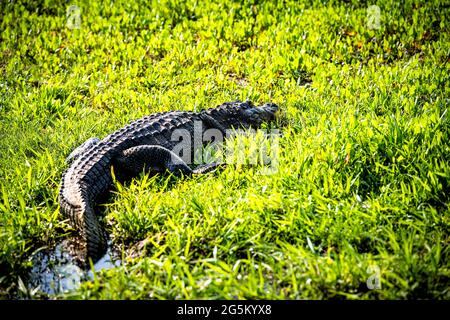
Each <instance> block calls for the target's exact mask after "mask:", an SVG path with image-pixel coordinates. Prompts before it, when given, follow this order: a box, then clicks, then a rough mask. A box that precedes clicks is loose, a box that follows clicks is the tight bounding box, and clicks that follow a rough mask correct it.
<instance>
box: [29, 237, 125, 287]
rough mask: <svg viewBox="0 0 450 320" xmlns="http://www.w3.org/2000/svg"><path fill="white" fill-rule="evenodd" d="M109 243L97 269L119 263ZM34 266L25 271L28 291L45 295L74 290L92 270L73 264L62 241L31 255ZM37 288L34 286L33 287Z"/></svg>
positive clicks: (118, 264) (91, 277) (113, 266)
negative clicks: (27, 272)
mask: <svg viewBox="0 0 450 320" xmlns="http://www.w3.org/2000/svg"><path fill="white" fill-rule="evenodd" d="M117 256H118V255H117V254H114V253H113V251H112V249H111V244H110V243H109V244H108V251H107V252H106V254H105V256H103V258H101V259H100V260H99V261H98V262H97V263H96V264H95V265H94V270H95V272H98V271H100V270H103V269H111V268H115V267H118V266H120V260H119V259H118V257H117ZM32 262H33V268H32V270H31V271H30V273H29V274H28V281H27V287H28V290H30V291H33V290H35V291H37V292H41V293H46V294H48V295H54V294H61V293H67V292H70V291H73V290H76V289H77V288H78V287H79V286H80V285H81V283H82V282H84V281H88V280H92V279H93V276H94V274H93V271H92V270H83V269H81V268H80V267H79V266H77V265H76V263H75V261H74V259H73V257H72V256H71V255H70V253H69V252H68V250H67V245H66V244H65V243H64V242H63V243H60V244H58V245H57V246H56V247H55V248H54V249H53V250H52V251H48V250H47V251H44V250H43V251H40V252H38V253H36V254H35V255H34V256H33V258H32ZM36 288H37V289H36Z"/></svg>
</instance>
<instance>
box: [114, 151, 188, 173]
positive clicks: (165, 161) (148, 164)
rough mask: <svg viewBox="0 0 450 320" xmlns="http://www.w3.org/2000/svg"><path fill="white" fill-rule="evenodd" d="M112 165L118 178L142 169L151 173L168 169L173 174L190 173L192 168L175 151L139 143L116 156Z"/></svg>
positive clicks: (139, 171)
mask: <svg viewBox="0 0 450 320" xmlns="http://www.w3.org/2000/svg"><path fill="white" fill-rule="evenodd" d="M113 166H114V167H116V168H117V170H116V171H117V173H118V179H119V180H121V179H120V177H121V176H122V178H125V177H133V176H136V175H138V174H139V173H141V172H142V171H144V170H145V171H148V172H151V173H157V172H164V171H165V170H168V171H170V172H173V173H175V174H180V173H183V174H186V175H191V174H192V173H193V170H192V169H191V168H189V167H188V165H187V164H186V163H185V162H184V161H183V159H181V158H180V157H179V156H177V155H176V154H175V153H173V152H172V151H170V150H169V149H166V148H164V147H161V146H158V145H141V146H137V147H132V148H129V149H126V150H124V151H123V152H122V155H121V156H119V157H117V158H116V159H115V160H114V162H113Z"/></svg>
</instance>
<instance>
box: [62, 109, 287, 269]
mask: <svg viewBox="0 0 450 320" xmlns="http://www.w3.org/2000/svg"><path fill="white" fill-rule="evenodd" d="M277 109H278V107H277V106H276V105H274V104H266V105H264V106H262V107H254V106H253V105H252V104H251V102H239V101H236V102H230V103H224V104H222V105H221V106H218V107H217V108H212V109H208V110H203V111H201V112H198V113H194V112H180V111H172V112H166V113H158V114H153V115H150V116H146V117H144V118H142V119H139V120H136V121H134V122H132V123H130V124H129V125H127V126H125V127H124V128H122V129H120V130H118V131H116V132H114V133H112V134H111V135H109V136H107V137H106V138H104V139H103V140H98V139H92V140H88V142H87V143H85V144H84V145H82V146H81V147H80V148H78V149H76V150H75V151H74V152H73V153H72V154H71V155H70V156H69V158H70V160H72V161H73V162H72V163H71V165H70V166H69V168H68V169H67V170H66V171H65V173H64V175H63V178H62V182H61V189H60V194H59V202H60V208H61V213H62V214H63V216H64V217H65V218H67V219H68V220H69V222H70V224H71V225H72V227H73V228H75V229H76V230H78V232H79V234H80V237H81V240H82V241H81V249H80V252H79V255H81V256H82V258H80V260H81V261H83V262H84V263H86V264H87V261H88V258H91V259H92V260H93V262H96V261H97V260H98V259H100V258H101V257H102V256H103V255H104V253H105V252H106V237H105V234H104V231H103V230H102V228H101V227H100V225H99V222H98V219H97V217H96V214H95V212H94V205H95V203H96V202H97V201H98V199H99V197H100V196H101V195H102V194H105V193H106V192H107V191H108V189H109V188H110V187H111V185H112V182H113V178H112V175H111V166H113V167H114V168H115V173H116V174H117V176H118V177H119V176H120V180H126V179H129V178H131V177H133V176H135V175H136V174H138V173H139V172H141V171H142V170H143V169H144V167H145V168H147V169H150V170H149V171H154V172H161V171H163V170H170V171H172V172H178V171H181V172H183V173H186V174H192V173H195V170H191V169H190V168H189V167H188V166H187V165H186V163H184V162H183V161H182V160H181V159H179V158H177V157H176V156H174V155H173V153H171V152H170V151H169V150H172V149H173V147H174V146H176V145H177V144H178V143H179V141H172V140H171V136H172V133H173V132H174V130H175V129H185V130H187V132H189V133H191V135H192V133H193V132H194V122H195V121H201V122H202V129H203V132H204V131H205V130H206V129H211V128H215V129H218V130H219V131H220V132H222V133H224V130H226V129H230V128H235V129H239V128H249V127H253V128H257V127H259V126H260V124H261V123H262V122H264V121H270V120H273V119H274V114H275V112H276V111H277ZM192 145H194V144H192ZM200 147H201V145H200ZM194 152H195V150H194V149H192V154H193V153H194ZM174 159H178V161H174ZM203 171H207V170H201V169H200V170H198V172H199V173H200V172H203Z"/></svg>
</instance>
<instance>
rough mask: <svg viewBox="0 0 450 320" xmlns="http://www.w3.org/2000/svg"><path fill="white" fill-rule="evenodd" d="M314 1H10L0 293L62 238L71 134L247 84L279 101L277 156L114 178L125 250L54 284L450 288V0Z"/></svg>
mask: <svg viewBox="0 0 450 320" xmlns="http://www.w3.org/2000/svg"><path fill="white" fill-rule="evenodd" d="M322 2H323V3H322ZM322 2H321V1H314V2H313V3H312V4H310V3H309V1H308V2H306V1H305V3H302V2H297V1H285V3H284V4H281V3H279V4H275V3H274V2H269V1H266V2H263V1H262V2H257V1H245V2H243V3H242V4H241V3H240V2H237V1H236V2H232V1H226V2H225V3H223V4H214V3H212V2H211V1H187V2H184V1H183V2H181V1H180V3H178V1H174V0H168V1H160V2H156V1H153V2H152V3H149V4H147V1H139V2H136V3H134V2H133V3H131V2H130V1H128V0H127V1H125V0H124V1H115V2H114V3H112V2H111V3H107V4H106V5H104V6H103V5H102V4H101V3H102V2H101V1H78V2H77V3H75V4H77V5H78V6H79V7H80V8H81V10H82V12H81V19H82V20H81V27H80V29H69V28H67V27H66V9H67V7H68V6H69V5H70V4H72V3H68V2H66V1H57V0H55V1H53V0H46V1H42V3H41V2H40V1H14V2H13V3H12V2H5V1H3V2H2V3H1V4H0V30H1V35H0V72H1V78H0V297H4V298H7V297H24V296H25V294H24V293H23V292H22V291H24V290H22V291H21V290H20V287H19V284H20V283H21V281H22V280H21V279H22V278H24V277H25V275H26V274H27V272H28V270H29V269H30V267H31V262H30V261H31V257H32V255H33V253H34V252H35V251H36V250H39V249H40V248H41V247H44V246H48V247H52V246H54V245H55V244H56V243H58V241H60V240H61V239H65V238H67V237H69V235H70V230H69V227H68V225H67V224H66V223H65V222H64V221H63V219H62V217H61V216H60V215H59V208H58V201H57V194H58V187H59V181H60V178H61V175H62V172H63V170H64V168H65V163H64V159H65V157H66V156H67V155H68V154H69V153H70V152H71V151H72V150H73V149H74V148H75V147H76V146H78V145H79V144H81V143H82V142H83V141H85V140H86V139H88V138H90V137H92V136H98V137H104V136H106V135H107V134H109V133H110V132H112V131H113V130H115V129H118V128H120V127H121V126H122V125H124V124H126V123H128V122H130V121H131V120H134V119H137V118H139V117H141V116H143V115H147V114H150V113H153V112H157V111H168V110H175V109H182V110H200V109H201V108H206V107H211V106H215V105H218V104H220V103H222V102H224V101H230V100H235V99H241V100H245V99H250V100H253V101H254V102H256V103H263V102H266V101H273V102H276V103H277V104H279V106H280V107H281V111H282V112H281V117H280V120H279V121H278V124H277V126H278V127H279V128H280V130H281V131H282V133H283V135H282V137H281V138H280V141H279V147H280V150H279V167H278V171H277V172H276V173H275V174H272V175H261V174H259V170H260V169H261V167H252V168H246V167H239V166H229V167H227V168H226V169H224V170H220V171H216V172H214V173H210V174H206V175H204V176H198V177H193V178H183V179H176V178H174V177H171V176H156V177H152V178H150V177H146V176H141V177H139V178H138V179H136V180H134V181H133V182H131V183H130V184H129V185H126V186H118V189H117V190H116V192H115V193H114V195H113V196H112V198H111V199H110V201H109V202H108V203H107V204H105V206H104V208H105V212H106V218H105V220H106V224H107V230H108V233H109V234H110V235H111V238H112V241H113V244H114V246H115V247H116V248H119V249H120V250H121V251H122V252H123V253H122V254H123V264H122V265H121V266H120V267H117V268H113V269H110V270H104V271H101V272H99V273H97V274H96V276H95V279H94V280H92V281H89V282H85V283H84V284H83V285H82V286H81V288H79V289H78V290H76V291H75V292H71V293H68V294H66V295H63V296H59V298H81V299H96V298H100V299H103V298H107V299H124V298H130V299H141V298H144V299H145V298H169V299H173V298H186V299H191V298H208V299H209V298H225V299H232V298H239V299H241V298H265V299H298V298H300V299H303V298H307V299H329V298H338V299H341V298H344V299H346V298H348V299H415V298H432V299H449V298H450V291H449V285H450V266H449V261H450V259H449V258H450V257H449V255H450V246H449V242H450V234H449V231H450V206H449V200H450V199H449V197H450V192H449V190H450V165H449V164H450V115H449V113H450V112H449V110H448V106H449V91H450V85H449V80H450V79H449V78H450V76H449V74H450V72H449V71H450V68H449V67H450V33H449V20H448V19H449V17H450V6H449V4H448V2H444V1H443V2H442V3H440V1H406V2H405V3H404V4H399V3H396V2H394V1H392V2H391V1H375V2H374V3H368V4H366V3H360V2H359V1H345V2H341V1H322ZM371 4H377V5H378V6H379V8H380V12H381V21H380V28H379V29H369V28H368V26H367V11H366V9H367V7H368V5H371ZM373 270H378V271H379V278H380V280H381V283H380V284H381V289H378V290H369V289H368V288H367V285H366V281H367V280H368V279H369V277H371V276H372V275H373V274H374V271H373ZM22 289H23V288H22ZM39 296H42V295H39V293H37V297H39Z"/></svg>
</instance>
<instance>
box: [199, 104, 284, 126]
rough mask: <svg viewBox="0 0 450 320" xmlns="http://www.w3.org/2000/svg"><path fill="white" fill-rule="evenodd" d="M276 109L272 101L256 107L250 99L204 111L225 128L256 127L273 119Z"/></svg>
mask: <svg viewBox="0 0 450 320" xmlns="http://www.w3.org/2000/svg"><path fill="white" fill-rule="evenodd" d="M277 111H278V106H277V105H276V104H274V103H266V104H264V105H262V106H260V107H256V106H254V105H253V103H252V102H251V101H245V102H241V101H235V102H229V103H225V104H223V105H221V106H220V107H218V108H214V109H208V110H205V111H204V112H206V113H207V114H208V115H210V116H211V117H213V118H214V119H215V120H217V121H218V122H219V123H220V124H221V125H222V126H223V127H225V128H227V129H228V128H235V129H240V128H241V129H247V128H250V127H253V128H258V127H259V126H260V125H261V124H262V123H263V122H270V121H273V120H275V117H276V114H277Z"/></svg>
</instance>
